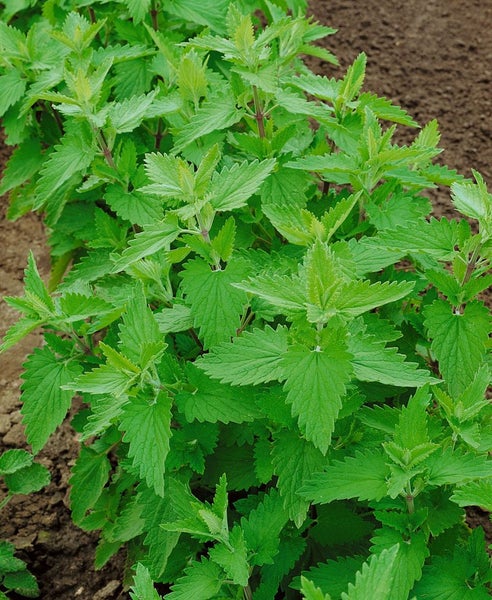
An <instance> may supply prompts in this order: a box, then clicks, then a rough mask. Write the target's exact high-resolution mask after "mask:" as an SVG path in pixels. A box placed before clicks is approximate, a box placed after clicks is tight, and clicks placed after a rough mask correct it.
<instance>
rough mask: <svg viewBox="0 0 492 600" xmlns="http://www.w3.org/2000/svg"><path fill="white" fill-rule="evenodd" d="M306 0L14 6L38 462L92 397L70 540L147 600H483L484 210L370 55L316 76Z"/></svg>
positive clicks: (483, 196) (30, 406)
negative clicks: (32, 218) (400, 134)
mask: <svg viewBox="0 0 492 600" xmlns="http://www.w3.org/2000/svg"><path fill="white" fill-rule="evenodd" d="M305 5H306V2H304V1H302V0H275V1H268V0H261V1H257V2H256V1H254V0H243V1H239V2H231V1H229V0H213V1H211V0H207V1H199V0H172V1H169V2H163V3H157V2H154V1H151V0H144V1H138V2H136V1H135V0H122V1H120V2H116V1H113V2H111V1H103V0H100V1H97V0H49V1H48V2H36V1H35V0H34V1H33V0H30V1H29V0H22V1H21V0H17V1H13V0H11V1H9V2H6V3H4V5H3V6H4V9H3V13H2V20H1V21H0V51H1V53H0V114H1V115H2V122H3V127H4V130H5V135H6V139H7V143H8V144H11V145H14V146H16V149H15V150H14V152H13V154H12V157H11V159H10V161H9V163H8V166H7V168H6V170H5V173H4V176H3V179H2V182H1V184H0V193H6V192H9V194H10V208H9V216H10V217H11V218H13V219H16V218H18V217H20V216H21V215H23V214H24V213H26V212H28V211H40V212H42V213H43V214H44V217H45V222H46V225H47V228H48V231H49V242H50V246H51V253H52V260H53V268H52V275H51V280H50V282H49V284H45V283H44V282H43V281H42V279H41V278H40V276H39V274H38V270H37V267H36V262H35V259H34V257H33V256H30V257H29V261H28V266H27V269H26V271H25V292H24V295H23V296H22V297H18V298H7V299H6V300H7V302H8V303H9V304H10V305H11V306H13V307H14V308H16V309H17V310H18V311H19V312H20V313H21V317H20V319H19V321H18V322H17V323H16V324H15V325H14V326H13V327H12V328H11V329H10V330H9V331H8V333H7V335H6V336H5V339H4V342H3V346H2V349H3V350H6V349H7V348H9V347H10V346H12V345H14V344H15V343H16V342H17V341H18V340H20V339H21V338H22V337H23V336H25V335H26V334H27V333H29V332H30V331H32V330H33V329H36V328H39V327H42V328H43V329H44V332H45V334H44V335H45V344H44V346H43V347H42V348H39V349H36V350H34V352H33V353H32V354H31V355H30V357H29V358H28V359H27V362H26V363H25V373H24V376H23V377H24V383H23V386H22V389H23V391H22V401H23V407H22V413H23V423H24V425H25V431H26V437H27V441H28V443H29V444H30V445H31V447H32V452H33V453H34V454H37V453H38V452H39V451H40V450H41V449H42V448H43V446H44V445H45V443H46V441H47V440H48V438H49V437H50V436H51V435H52V434H53V432H54V431H55V430H56V428H57V427H58V426H59V425H60V424H61V423H62V421H63V420H64V419H65V418H66V416H67V413H68V411H69V408H70V406H71V403H72V398H73V397H74V395H79V396H80V397H81V398H82V401H83V404H82V406H83V408H82V409H81V410H80V411H79V412H78V413H77V414H76V416H75V417H74V418H73V420H72V425H73V427H74V428H75V429H76V431H77V432H79V437H80V455H79V457H78V459H77V461H76V464H75V466H74V468H73V474H72V478H71V481H70V483H71V495H70V498H71V508H72V515H73V520H74V522H75V523H76V524H77V525H78V526H80V527H81V528H83V529H84V530H87V531H93V530H98V531H100V541H99V545H98V547H97V551H96V557H95V563H96V567H101V566H103V565H104V564H105V563H106V562H107V561H108V560H109V559H110V557H111V556H113V555H114V554H115V553H116V552H117V551H118V550H119V549H120V547H121V546H123V545H124V546H126V549H127V556H128V560H127V563H128V573H127V584H128V587H129V588H130V590H131V591H130V594H131V597H132V598H133V599H134V600H156V599H158V598H160V597H161V595H162V597H165V598H166V599H167V598H168V599H169V600H189V599H193V600H208V599H226V598H229V599H240V598H245V599H254V600H273V599H275V598H286V599H291V598H300V597H303V598H306V599H308V600H328V599H330V598H331V599H332V600H340V599H342V600H358V599H367V598H377V599H378V600H407V599H409V598H410V599H412V598H417V599H421V598H422V599H423V598H426V599H436V600H437V599H439V600H455V599H457V598H459V599H460V600H482V599H484V600H485V599H486V598H489V597H490V591H491V587H490V585H491V581H492V569H491V564H490V560H489V558H488V555H487V552H486V546H485V541H484V534H483V531H482V530H481V529H480V528H479V529H476V530H474V531H473V532H470V530H469V529H468V528H467V527H466V525H465V523H464V514H465V513H464V507H466V506H470V505H479V506H481V507H483V508H485V509H487V510H492V461H491V460H490V458H489V453H490V451H491V449H492V422H491V418H492V410H491V406H490V403H489V400H488V399H487V387H488V385H489V383H490V358H489V353H488V350H489V347H490V346H489V334H490V329H491V319H490V313H489V310H488V308H487V306H486V305H485V304H484V302H483V301H482V300H480V298H479V296H480V294H481V292H483V291H484V290H486V289H487V288H488V287H489V286H490V284H491V282H492V275H491V274H490V261H491V258H492V242H491V240H492V196H491V194H489V193H488V192H487V189H486V186H485V183H484V181H483V180H482V178H481V176H480V175H479V174H478V173H474V177H475V181H471V180H468V179H465V178H463V177H462V176H460V175H459V174H457V173H456V172H454V171H452V170H450V169H448V168H447V167H445V166H442V165H439V164H435V163H434V162H433V161H434V159H435V157H436V156H437V155H438V154H439V152H440V150H439V148H438V143H439V132H438V127H437V123H436V122H434V121H433V122H430V123H429V124H427V125H425V126H424V127H422V128H418V126H417V123H415V122H414V120H413V119H412V118H411V117H410V116H409V115H408V114H407V113H406V112H405V111H404V110H402V109H401V108H399V107H397V106H395V105H393V104H392V103H391V102H390V101H388V100H387V99H385V98H380V97H378V96H376V95H373V94H371V93H368V92H364V91H362V86H363V81H364V73H365V65H366V57H365V55H364V54H361V55H360V56H358V57H357V59H356V60H355V61H354V63H353V64H352V65H351V66H350V67H349V69H348V70H347V72H346V73H345V74H344V75H343V76H342V77H341V78H328V77H323V76H319V75H315V74H314V73H313V72H312V71H311V70H310V69H309V68H308V67H307V66H306V64H305V62H303V59H304V58H305V57H306V56H309V55H313V56H316V57H319V58H321V59H323V60H324V61H326V62H327V63H333V64H336V59H335V57H334V56H333V55H332V54H331V53H330V52H328V51H327V50H326V49H323V48H321V47H320V46H319V45H316V44H315V42H316V41H317V40H319V39H321V38H323V37H325V36H327V35H330V34H332V33H334V31H333V30H331V29H329V28H327V27H324V26H321V25H319V24H317V23H316V22H313V21H312V20H311V19H309V18H307V17H306V16H305V10H306V6H305ZM398 125H400V126H403V127H406V128H414V130H415V136H414V140H413V142H412V143H410V144H409V145H401V144H398V143H397V142H396V141H395V132H396V130H397V126H398ZM436 186H442V187H448V188H450V197H451V199H452V201H453V203H454V206H455V208H456V209H457V211H458V212H459V213H461V216H459V215H458V216H459V218H458V219H453V220H448V219H445V218H441V219H437V218H434V217H431V216H430V214H431V204H430V202H429V200H428V199H427V198H426V196H425V190H426V189H429V188H433V187H436ZM464 217H466V218H464ZM23 456H24V455H23ZM2 459H3V457H2ZM0 460H1V459H0ZM154 582H155V583H158V584H160V585H159V586H157V588H156V587H154ZM157 590H159V592H158V591H157Z"/></svg>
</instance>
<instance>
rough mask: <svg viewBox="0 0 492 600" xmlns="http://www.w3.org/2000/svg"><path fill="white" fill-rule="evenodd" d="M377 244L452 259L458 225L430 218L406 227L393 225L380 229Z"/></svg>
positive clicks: (453, 222)
mask: <svg viewBox="0 0 492 600" xmlns="http://www.w3.org/2000/svg"><path fill="white" fill-rule="evenodd" d="M378 238H379V245H380V246H387V247H389V248H394V249H396V250H400V251H401V249H402V248H404V249H405V252H406V253H408V254H410V253H424V254H430V255H431V256H433V257H435V258H437V259H439V260H452V259H453V257H454V254H455V246H457V245H459V225H458V223H457V222H456V221H448V220H447V219H441V220H440V221H438V220H437V219H431V220H430V221H424V220H422V221H420V222H418V223H414V225H413V226H412V228H411V229H409V228H408V227H403V226H399V227H395V228H393V229H386V230H384V231H381V232H380V233H379V235H378Z"/></svg>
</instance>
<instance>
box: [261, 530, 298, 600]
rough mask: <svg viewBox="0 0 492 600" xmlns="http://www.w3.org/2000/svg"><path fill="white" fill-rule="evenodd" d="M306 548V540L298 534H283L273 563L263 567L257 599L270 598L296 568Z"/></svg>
mask: <svg viewBox="0 0 492 600" xmlns="http://www.w3.org/2000/svg"><path fill="white" fill-rule="evenodd" d="M305 550H306V540H305V539H304V538H303V537H301V536H299V535H296V534H293V535H292V536H284V535H282V538H281V541H280V546H279V549H278V553H277V554H276V555H275V558H274V559H273V563H271V564H265V565H263V566H262V567H261V583H260V585H259V586H258V587H257V588H256V590H255V600H270V598H272V597H274V596H275V594H276V593H277V591H278V588H279V586H280V584H281V582H282V580H283V579H284V577H285V576H286V575H288V574H289V573H290V572H291V571H292V569H293V568H294V566H295V564H296V563H297V561H298V560H299V559H300V557H301V556H302V555H303V553H304V552H305Z"/></svg>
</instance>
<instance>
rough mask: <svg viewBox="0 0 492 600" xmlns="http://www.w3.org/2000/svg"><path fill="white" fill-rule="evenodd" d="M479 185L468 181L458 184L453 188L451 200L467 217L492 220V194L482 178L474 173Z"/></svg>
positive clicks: (454, 184)
mask: <svg viewBox="0 0 492 600" xmlns="http://www.w3.org/2000/svg"><path fill="white" fill-rule="evenodd" d="M473 175H474V176H475V179H476V181H477V183H472V182H468V181H464V182H456V183H453V185H452V186H451V198H452V200H453V204H454V205H455V206H456V208H457V209H458V210H459V211H460V212H461V213H463V214H464V215H465V216H467V217H471V218H472V219H477V220H479V221H481V220H482V219H488V220H491V219H492V194H489V193H488V192H487V187H486V185H485V182H484V180H483V178H482V176H481V175H480V174H479V173H478V172H477V171H473Z"/></svg>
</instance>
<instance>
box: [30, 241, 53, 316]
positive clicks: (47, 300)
mask: <svg viewBox="0 0 492 600" xmlns="http://www.w3.org/2000/svg"><path fill="white" fill-rule="evenodd" d="M24 287H25V298H26V299H27V300H28V301H29V302H30V304H31V305H32V310H33V311H34V312H38V314H39V315H40V316H44V317H45V318H46V316H51V315H52V314H53V313H54V312H55V305H54V303H53V299H52V298H51V296H50V294H49V292H48V289H47V287H46V285H45V283H44V281H43V280H42V279H41V276H40V275H39V271H38V267H37V265H36V259H35V258H34V254H33V253H32V251H31V252H29V258H28V261H27V268H26V269H25V271H24Z"/></svg>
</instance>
